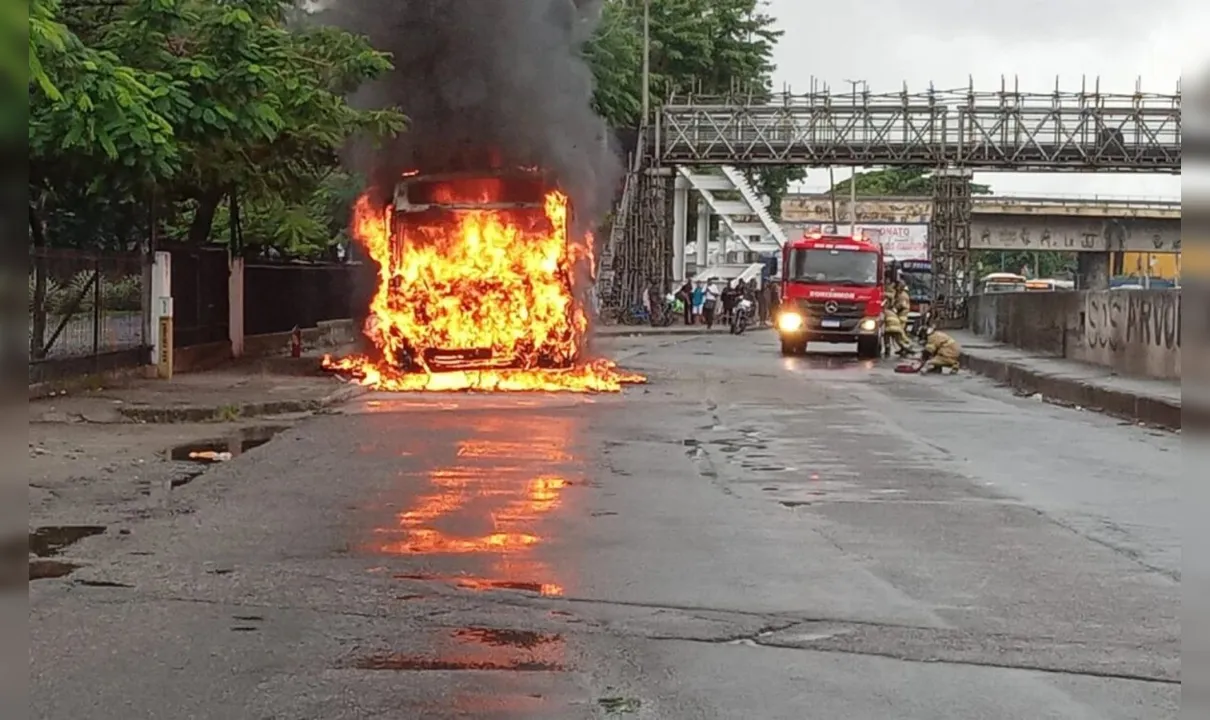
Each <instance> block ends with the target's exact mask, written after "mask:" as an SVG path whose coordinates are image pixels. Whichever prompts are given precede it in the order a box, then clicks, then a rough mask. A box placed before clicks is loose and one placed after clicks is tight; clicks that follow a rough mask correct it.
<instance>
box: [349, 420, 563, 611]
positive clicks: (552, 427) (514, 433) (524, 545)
mask: <svg viewBox="0 0 1210 720" xmlns="http://www.w3.org/2000/svg"><path fill="white" fill-rule="evenodd" d="M431 425H432V426H434V427H430V429H431V430H437V431H448V432H453V433H457V435H459V436H461V437H463V438H465V439H463V440H461V441H460V442H457V443H456V444H455V446H454V448H453V450H454V453H453V454H454V455H455V458H456V459H455V460H454V461H453V462H452V463H450V464H449V465H445V466H442V467H438V468H434V469H429V470H427V471H422V472H417V473H409V474H405V475H403V476H402V477H401V478H400V484H399V492H400V494H406V495H409V496H411V499H410V502H409V503H408V504H407V505H406V506H405V509H404V510H403V511H401V512H397V513H396V514H395V515H394V518H393V522H391V523H389V524H388V525H386V526H385V527H378V528H375V529H374V530H373V533H374V535H375V540H374V541H373V542H372V543H371V544H369V545H368V546H367V547H366V549H367V550H368V551H369V552H373V553H376V554H385V555H403V556H420V557H425V558H428V559H429V560H428V564H430V566H431V564H433V563H439V564H440V566H442V567H444V566H449V565H453V566H454V567H452V568H450V569H451V570H452V572H449V573H447V574H444V575H400V576H396V577H397V578H399V579H405V580H427V581H438V582H447V583H451V584H454V585H455V586H457V587H459V588H463V589H468V590H513V591H518V592H527V593H533V594H536V595H542V596H547V597H555V596H560V595H562V594H563V585H562V583H561V582H560V581H559V578H557V577H556V576H555V575H554V572H553V570H552V568H550V567H549V566H548V565H547V564H546V562H545V561H544V559H543V558H542V556H541V553H540V551H541V549H542V548H543V547H544V546H545V545H546V543H547V542H548V539H549V538H548V537H547V534H548V533H549V530H548V529H547V527H546V526H545V523H546V518H548V517H549V516H551V515H552V514H553V513H555V512H556V511H557V510H558V509H559V508H560V507H561V506H562V504H563V501H564V498H563V495H564V494H565V492H567V490H568V489H569V488H571V487H573V486H576V485H582V484H583V483H582V482H581V479H582V477H583V462H582V461H581V460H580V459H579V458H577V457H576V456H575V455H574V453H573V443H574V441H575V439H576V437H577V435H578V433H579V430H580V425H579V423H578V421H577V420H575V419H574V418H568V417H561V416H541V415H528V414H525V415H518V414H515V413H509V414H507V415H495V414H492V413H481V414H478V415H476V416H472V417H469V418H468V417H467V416H465V415H444V414H443V415H438V416H435V417H434V418H433V422H432V423H431ZM431 438H432V436H431V435H430V436H422V435H418V436H415V437H405V438H401V440H402V441H403V443H404V445H403V446H401V447H398V448H391V450H390V452H391V454H392V455H398V454H399V453H400V452H416V453H426V454H429V455H430V456H431V455H432V454H433V453H434V452H436V453H438V454H439V453H440V452H441V450H440V449H439V448H438V449H435V448H433V447H432V439H431ZM381 449H382V448H380V450H381ZM417 487H418V488H419V489H420V490H419V493H416V491H415V488H417Z"/></svg>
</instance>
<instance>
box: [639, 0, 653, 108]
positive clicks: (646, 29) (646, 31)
mask: <svg viewBox="0 0 1210 720" xmlns="http://www.w3.org/2000/svg"><path fill="white" fill-rule="evenodd" d="M650 113H651V0H643V122H642V123H641V124H642V125H643V127H646V126H647V119H648V116H649V115H650Z"/></svg>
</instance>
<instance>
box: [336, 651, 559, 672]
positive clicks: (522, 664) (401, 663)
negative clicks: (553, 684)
mask: <svg viewBox="0 0 1210 720" xmlns="http://www.w3.org/2000/svg"><path fill="white" fill-rule="evenodd" d="M353 667H355V668H357V669H358V670H396V671H408V670H410V671H414V672H423V671H434V670H495V671H504V672H560V671H562V670H563V669H564V668H563V666H562V665H557V664H554V663H547V662H541V661H535V660H518V661H516V662H493V661H491V660H478V661H475V660H441V659H437V658H426V657H420V656H417V655H397V654H385V655H371V656H369V657H364V658H360V659H359V660H358V661H357V662H355V663H354V664H353Z"/></svg>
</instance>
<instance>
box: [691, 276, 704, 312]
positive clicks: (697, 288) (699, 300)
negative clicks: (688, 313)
mask: <svg viewBox="0 0 1210 720" xmlns="http://www.w3.org/2000/svg"><path fill="white" fill-rule="evenodd" d="M692 299H693V319H694V322H697V320H698V318H700V317H702V308H703V306H704V305H705V303H706V286H705V285H703V284H702V283H701V282H698V283H696V284H694V286H693V296H692Z"/></svg>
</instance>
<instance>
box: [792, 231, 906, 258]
mask: <svg viewBox="0 0 1210 720" xmlns="http://www.w3.org/2000/svg"><path fill="white" fill-rule="evenodd" d="M782 229H783V230H784V231H785V233H786V237H787V238H790V239H794V238H799V237H802V236H803V235H804V234H807V233H822V234H824V235H848V234H849V226H848V225H847V224H845V223H841V224H840V226H839V227H837V226H836V225H832V224H831V223H785V224H783V225H782ZM857 234H858V236H860V237H862V238H863V239H865V240H868V241H870V242H873V243H878V244H880V245H882V251H883V252H884V253H886V257H887V259H888V260H928V257H929V226H928V225H926V224H924V223H917V224H910V225H896V224H889V223H879V224H863V223H858V224H857Z"/></svg>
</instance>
